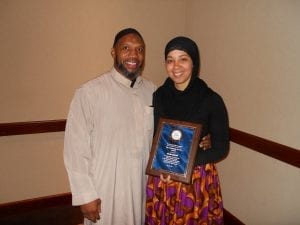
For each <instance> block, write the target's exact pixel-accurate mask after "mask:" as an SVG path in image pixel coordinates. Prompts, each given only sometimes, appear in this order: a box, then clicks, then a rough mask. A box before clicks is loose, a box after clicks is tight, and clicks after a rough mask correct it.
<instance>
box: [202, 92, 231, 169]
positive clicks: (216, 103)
mask: <svg viewBox="0 0 300 225" xmlns="http://www.w3.org/2000/svg"><path fill="white" fill-rule="evenodd" d="M206 107H207V108H209V111H210V112H209V117H208V123H207V132H208V133H210V135H211V146H212V147H211V149H207V150H199V153H198V155H197V159H196V163H197V164H198V165H203V164H206V163H215V162H218V161H220V160H222V159H223V158H224V157H226V155H227V154H228V151H229V122H228V115H227V110H226V107H225V104H224V102H223V100H222V98H221V97H220V96H219V95H217V94H213V95H211V97H210V101H209V103H208V105H207V106H206Z"/></svg>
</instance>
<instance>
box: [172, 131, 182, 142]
mask: <svg viewBox="0 0 300 225" xmlns="http://www.w3.org/2000/svg"><path fill="white" fill-rule="evenodd" d="M171 137H172V139H173V140H175V141H179V140H180V139H181V137H182V133H181V131H180V130H173V131H172V133H171Z"/></svg>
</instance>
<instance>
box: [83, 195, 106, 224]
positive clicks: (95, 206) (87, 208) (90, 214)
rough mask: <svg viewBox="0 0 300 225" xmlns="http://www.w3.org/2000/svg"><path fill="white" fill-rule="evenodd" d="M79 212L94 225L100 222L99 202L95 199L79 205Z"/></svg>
mask: <svg viewBox="0 0 300 225" xmlns="http://www.w3.org/2000/svg"><path fill="white" fill-rule="evenodd" d="M80 210H81V212H82V214H83V216H84V217H85V218H87V219H88V220H91V221H93V222H94V223H96V222H97V220H100V213H101V200H100V199H96V200H94V201H92V202H89V203H87V204H84V205H81V206H80Z"/></svg>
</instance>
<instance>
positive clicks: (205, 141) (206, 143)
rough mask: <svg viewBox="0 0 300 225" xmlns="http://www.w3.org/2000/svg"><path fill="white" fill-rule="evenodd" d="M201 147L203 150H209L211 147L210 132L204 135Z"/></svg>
mask: <svg viewBox="0 0 300 225" xmlns="http://www.w3.org/2000/svg"><path fill="white" fill-rule="evenodd" d="M199 147H200V148H202V149H203V150H207V149H210V148H211V140H210V134H208V135H206V136H204V137H203V138H202V140H201V142H200V144H199Z"/></svg>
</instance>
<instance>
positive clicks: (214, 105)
mask: <svg viewBox="0 0 300 225" xmlns="http://www.w3.org/2000/svg"><path fill="white" fill-rule="evenodd" d="M153 107H154V130H155V131H156V129H157V126H158V122H159V118H161V117H162V118H166V119H173V120H181V121H187V122H192V123H200V124H202V133H201V138H202V137H204V136H206V135H207V134H208V133H209V134H210V135H211V146H212V147H211V149H207V150H203V149H200V148H199V147H198V151H197V156H196V159H195V166H197V165H204V164H206V163H215V162H218V161H220V160H221V159H223V158H224V157H225V156H226V155H227V153H228V151H229V122H228V115H227V110H226V107H225V104H224V102H223V99H222V97H221V96H220V95H218V94H217V93H216V92H214V91H213V90H212V89H210V88H209V87H208V86H207V84H206V83H205V82H204V81H203V80H201V79H200V78H198V77H196V78H194V79H192V80H191V81H190V83H189V85H188V87H187V88H186V89H185V90H184V91H179V90H177V89H176V88H175V86H174V82H173V81H172V80H171V79H170V78H167V79H166V81H165V83H164V84H163V85H162V86H161V87H159V88H158V89H157V90H156V91H155V92H154V94H153Z"/></svg>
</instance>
